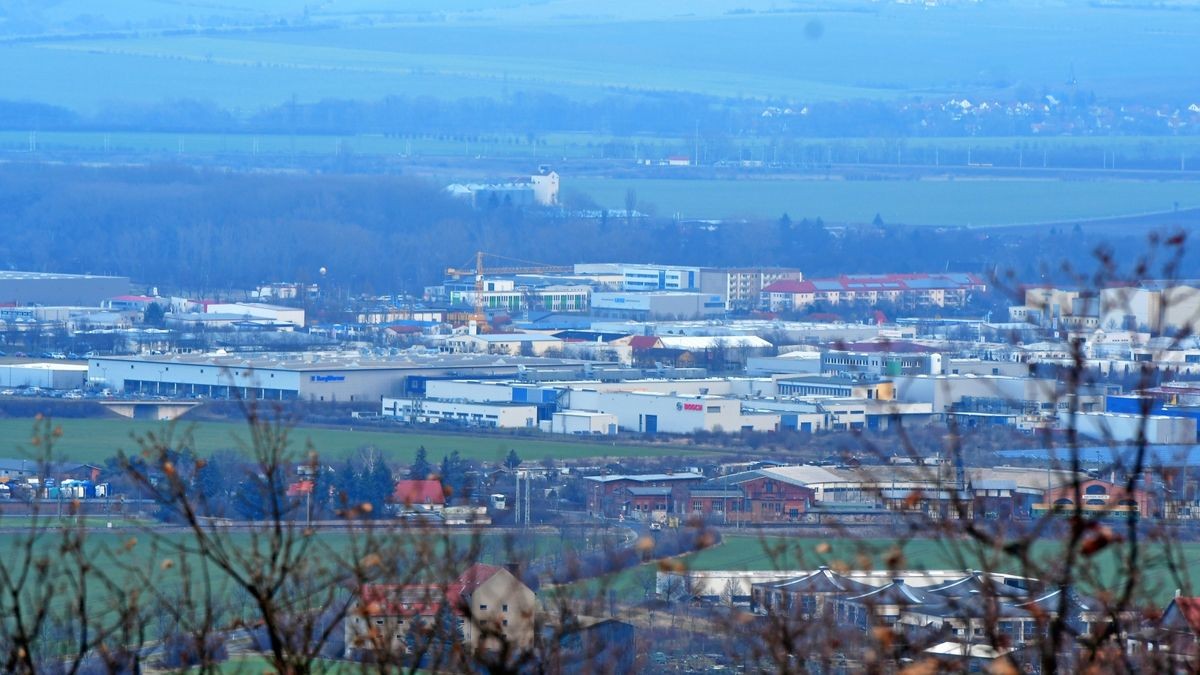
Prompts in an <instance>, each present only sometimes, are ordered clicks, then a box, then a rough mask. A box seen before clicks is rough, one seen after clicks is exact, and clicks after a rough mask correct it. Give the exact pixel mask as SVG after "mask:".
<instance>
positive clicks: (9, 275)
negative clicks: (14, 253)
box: [0, 270, 128, 281]
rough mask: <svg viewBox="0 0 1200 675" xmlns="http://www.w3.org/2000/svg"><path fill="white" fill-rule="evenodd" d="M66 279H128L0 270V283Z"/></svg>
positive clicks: (96, 275)
mask: <svg viewBox="0 0 1200 675" xmlns="http://www.w3.org/2000/svg"><path fill="white" fill-rule="evenodd" d="M67 279H122V280H124V279H128V277H110V276H104V275H99V274H59V273H57V272H22V271H19V270H0V281H33V280H41V281H48V280H67Z"/></svg>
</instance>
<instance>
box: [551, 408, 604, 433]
mask: <svg viewBox="0 0 1200 675" xmlns="http://www.w3.org/2000/svg"><path fill="white" fill-rule="evenodd" d="M619 426H620V422H619V421H618V420H617V416H616V415H613V414H610V413H600V412H587V411H583V410H564V411H562V412H556V413H554V415H553V416H552V417H551V418H550V421H549V422H548V423H543V425H542V430H543V431H548V432H550V433H552V434H576V435H610V434H615V433H617V429H618V428H619Z"/></svg>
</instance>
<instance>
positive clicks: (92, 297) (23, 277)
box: [0, 271, 129, 307]
mask: <svg viewBox="0 0 1200 675" xmlns="http://www.w3.org/2000/svg"><path fill="white" fill-rule="evenodd" d="M128 292H129V277H105V276H93V275H90V274H53V273H45V272H16V271H0V304H10V305H73V306H77V307H80V306H82V307H99V306H100V303H101V302H103V301H104V300H107V299H108V298H112V297H115V296H118V295H125V294H126V293H128Z"/></svg>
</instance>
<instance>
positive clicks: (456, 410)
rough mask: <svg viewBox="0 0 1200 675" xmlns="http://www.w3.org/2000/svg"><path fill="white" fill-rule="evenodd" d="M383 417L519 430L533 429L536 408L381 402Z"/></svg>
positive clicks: (422, 401) (424, 401)
mask: <svg viewBox="0 0 1200 675" xmlns="http://www.w3.org/2000/svg"><path fill="white" fill-rule="evenodd" d="M380 409H381V412H382V414H383V416H384V417H395V418H399V419H403V420H406V421H409V422H412V423H414V424H452V425H455V426H466V427H491V428H498V429H523V428H529V427H534V426H536V425H537V417H538V412H537V406H535V405H532V404H529V403H496V402H468V401H442V400H437V399H428V398H423V399H422V398H385V399H383V401H382V402H381V405H380Z"/></svg>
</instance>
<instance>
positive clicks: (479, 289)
mask: <svg viewBox="0 0 1200 675" xmlns="http://www.w3.org/2000/svg"><path fill="white" fill-rule="evenodd" d="M485 257H486V258H495V259H496V260H503V261H507V262H514V263H521V264H522V265H523V266H522V267H491V268H488V270H487V271H488V273H490V274H549V273H556V272H573V271H574V268H572V267H569V266H563V265H544V264H541V263H536V262H531V261H528V260H520V259H518V258H508V257H505V256H501V255H496V254H494V253H485V252H483V251H478V252H476V253H475V269H473V270H469V269H462V268H457V267H449V268H447V269H446V275H447V276H451V277H454V278H455V279H461V278H463V277H466V276H474V277H475V307H474V309H473V311H472V312H471V321H474V322H475V326H476V328H477V330H479V331H481V332H482V331H484V330H485V329H486V326H487V325H488V321H487V313H486V312H485V311H484V308H483V275H484V267H483V259H484V258H485Z"/></svg>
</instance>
